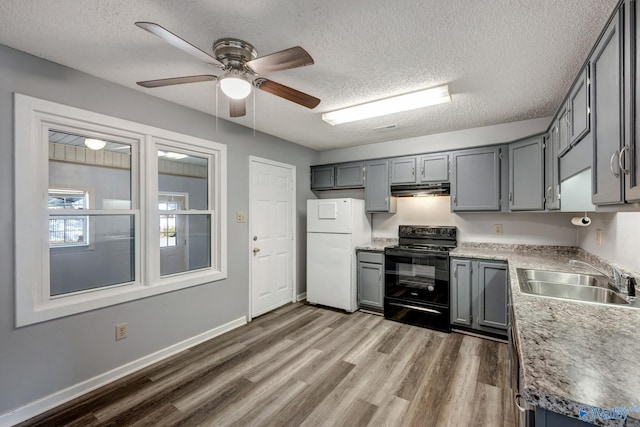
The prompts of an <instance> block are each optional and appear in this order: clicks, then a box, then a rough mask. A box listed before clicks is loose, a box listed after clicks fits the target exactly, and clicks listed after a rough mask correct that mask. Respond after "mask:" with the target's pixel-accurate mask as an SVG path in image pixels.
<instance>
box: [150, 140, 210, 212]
mask: <svg viewBox="0 0 640 427" xmlns="http://www.w3.org/2000/svg"><path fill="white" fill-rule="evenodd" d="M207 164H208V160H207V159H205V158H203V157H196V156H190V155H186V154H180V153H175V152H168V151H162V150H160V151H158V173H159V175H158V191H159V192H160V193H161V194H162V193H168V194H181V195H183V196H184V198H185V203H184V206H180V207H178V208H176V207H172V206H168V207H166V208H165V209H168V210H173V209H201V210H206V209H208V206H209V205H208V202H209V201H208V194H209V189H208V178H209V176H208V174H209V169H208V166H207ZM158 201H159V202H162V201H164V202H167V203H169V202H172V201H173V200H171V199H159V200H158ZM173 206H175V204H174V205H173ZM161 209H162V208H161Z"/></svg>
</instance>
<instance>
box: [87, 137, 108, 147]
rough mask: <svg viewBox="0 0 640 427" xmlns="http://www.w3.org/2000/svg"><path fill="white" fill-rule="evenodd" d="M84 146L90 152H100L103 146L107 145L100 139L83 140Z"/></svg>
mask: <svg viewBox="0 0 640 427" xmlns="http://www.w3.org/2000/svg"><path fill="white" fill-rule="evenodd" d="M84 145H86V146H87V147H89V148H91V149H92V150H102V149H103V148H104V146H105V145H107V142H106V141H103V140H101V139H93V138H85V139H84Z"/></svg>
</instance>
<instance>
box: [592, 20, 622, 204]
mask: <svg viewBox="0 0 640 427" xmlns="http://www.w3.org/2000/svg"><path fill="white" fill-rule="evenodd" d="M620 25H621V22H620V12H619V11H618V12H617V13H616V14H615V15H614V17H613V20H612V21H611V22H610V23H609V26H608V27H607V29H606V30H605V32H604V33H603V35H602V37H601V39H600V41H599V43H598V45H597V46H596V48H595V49H594V51H593V55H592V57H591V60H590V66H591V129H592V132H593V153H594V156H593V170H592V175H593V186H592V192H593V197H592V202H593V204H596V205H598V204H615V203H621V202H622V201H623V193H622V188H623V180H622V179H621V168H620V165H619V163H620V149H621V148H622V145H623V139H622V126H623V120H622V108H621V105H622V99H623V98H622V84H621V83H622V71H623V70H622V52H621V36H622V35H621V31H620V28H621V27H620Z"/></svg>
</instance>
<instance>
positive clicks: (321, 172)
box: [311, 165, 335, 190]
mask: <svg viewBox="0 0 640 427" xmlns="http://www.w3.org/2000/svg"><path fill="white" fill-rule="evenodd" d="M334 169H335V168H334V167H333V165H330V166H311V189H312V190H327V189H330V188H333V187H334V182H333V173H334Z"/></svg>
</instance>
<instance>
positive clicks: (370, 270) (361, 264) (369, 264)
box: [358, 251, 384, 312]
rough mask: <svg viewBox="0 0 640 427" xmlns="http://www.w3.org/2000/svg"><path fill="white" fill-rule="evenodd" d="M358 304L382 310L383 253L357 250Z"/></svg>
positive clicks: (370, 308)
mask: <svg viewBox="0 0 640 427" xmlns="http://www.w3.org/2000/svg"><path fill="white" fill-rule="evenodd" d="M358 306H359V307H360V308H365V309H368V310H374V311H379V312H382V311H383V310H384V253H382V252H368V251H358Z"/></svg>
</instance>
